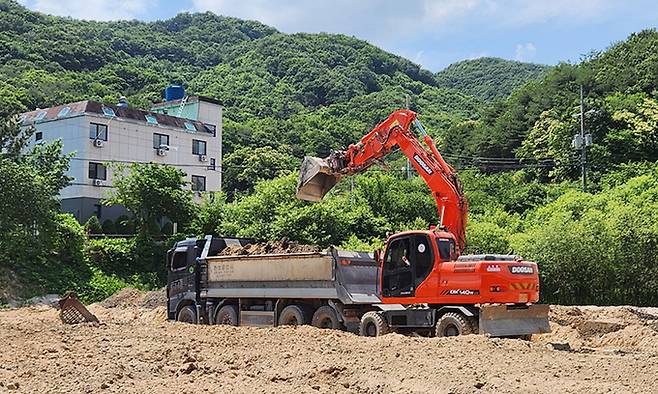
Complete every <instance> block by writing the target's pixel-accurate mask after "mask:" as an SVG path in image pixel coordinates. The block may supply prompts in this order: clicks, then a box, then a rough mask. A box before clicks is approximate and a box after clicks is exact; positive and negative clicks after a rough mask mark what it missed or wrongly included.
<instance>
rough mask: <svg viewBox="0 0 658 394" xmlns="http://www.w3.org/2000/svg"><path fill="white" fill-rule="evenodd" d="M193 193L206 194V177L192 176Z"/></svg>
mask: <svg viewBox="0 0 658 394" xmlns="http://www.w3.org/2000/svg"><path fill="white" fill-rule="evenodd" d="M192 191H195V192H205V191H206V177H205V176H198V175H192Z"/></svg>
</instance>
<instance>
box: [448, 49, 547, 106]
mask: <svg viewBox="0 0 658 394" xmlns="http://www.w3.org/2000/svg"><path fill="white" fill-rule="evenodd" d="M549 68H550V67H549V66H544V65H541V64H533V63H523V62H517V61H512V60H505V59H500V58H495V57H482V58H479V59H473V60H464V61H461V62H457V63H454V64H451V65H450V66H448V67H447V68H446V69H444V70H442V71H439V72H438V73H436V75H435V77H436V80H437V82H438V84H439V86H445V87H448V88H455V89H457V90H459V91H461V92H463V93H465V94H468V95H471V96H475V97H478V98H480V99H482V100H487V101H490V100H494V99H498V98H505V97H507V96H509V95H510V93H512V91H513V90H514V89H515V88H517V87H519V86H521V85H523V84H524V83H526V82H528V81H531V80H536V79H539V78H540V77H542V76H543V75H545V74H546V71H547V70H548V69H549Z"/></svg>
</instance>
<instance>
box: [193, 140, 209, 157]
mask: <svg viewBox="0 0 658 394" xmlns="http://www.w3.org/2000/svg"><path fill="white" fill-rule="evenodd" d="M192 154H193V155H205V154H206V141H201V140H192Z"/></svg>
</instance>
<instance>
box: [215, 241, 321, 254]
mask: <svg viewBox="0 0 658 394" xmlns="http://www.w3.org/2000/svg"><path fill="white" fill-rule="evenodd" d="M319 251H320V248H319V247H318V246H314V245H305V244H300V243H299V242H296V241H290V240H288V239H285V238H284V239H281V240H279V241H267V242H260V243H253V244H247V245H245V246H228V247H226V248H225V249H224V250H222V251H221V252H220V253H219V256H241V255H258V254H286V253H305V252H319Z"/></svg>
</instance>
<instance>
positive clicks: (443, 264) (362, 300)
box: [167, 231, 549, 337]
mask: <svg viewBox="0 0 658 394" xmlns="http://www.w3.org/2000/svg"><path fill="white" fill-rule="evenodd" d="M436 234H441V233H440V232H439V233H437V232H436V231H425V232H422V231H411V232H405V233H399V234H396V235H395V236H394V238H393V239H389V244H396V243H397V242H403V243H404V242H407V243H408V246H409V247H410V250H411V247H413V250H414V251H415V252H414V253H413V254H412V255H410V256H409V257H410V259H412V260H413V261H415V262H417V264H414V265H412V266H408V265H407V264H406V263H405V262H404V260H403V257H404V255H400V254H398V255H394V252H393V250H394V249H389V250H391V252H390V253H389V254H388V255H386V256H379V253H365V252H355V251H345V250H338V249H336V248H334V247H330V248H328V249H327V250H325V251H321V252H303V253H279V254H262V255H222V253H221V252H222V251H223V250H224V249H225V248H227V247H230V246H244V245H247V244H249V243H253V242H254V240H250V239H239V238H222V237H212V236H206V237H205V238H204V239H196V238H190V239H186V240H183V241H180V242H177V243H176V244H175V245H174V247H173V248H172V249H171V250H170V251H169V252H168V254H167V265H168V276H169V278H168V279H169V280H168V286H167V298H168V303H167V313H168V319H169V320H175V321H181V322H187V323H196V324H211V325H212V324H225V325H233V326H238V325H245V326H256V327H274V326H284V325H302V324H310V325H313V326H315V327H319V328H332V329H341V330H347V331H351V332H354V333H358V334H360V335H364V336H378V335H383V334H386V333H389V332H400V333H412V332H413V333H417V334H421V335H427V336H453V335H460V334H461V335H463V334H470V333H481V334H486V335H491V336H498V337H516V336H526V335H530V334H534V333H540V332H548V330H549V328H548V320H547V319H545V316H546V314H547V312H548V311H547V307H546V306H543V305H533V304H532V302H533V301H536V299H537V297H538V283H539V278H538V276H537V269H536V265H535V264H534V263H527V262H522V261H521V260H520V259H518V258H516V257H514V256H495V255H490V256H463V257H462V258H461V260H459V259H458V260H456V261H450V257H451V255H450V253H454V246H452V247H453V249H451V245H450V242H448V243H445V242H444V241H443V240H442V238H437V237H436ZM442 235H443V236H448V234H442ZM444 239H445V238H444ZM421 245H423V246H421ZM421 254H422V255H423V256H424V257H423V258H425V257H427V259H425V261H424V263H423V264H424V265H422V266H421V264H420V261H421V260H422V259H421V258H419V257H420V255H421ZM423 267H424V268H423ZM432 271H437V272H438V273H439V275H440V276H441V277H443V279H442V280H441V283H440V285H439V286H440V287H441V291H440V293H441V294H442V296H443V297H444V298H445V299H446V300H448V301H443V302H442V303H441V304H428V303H420V302H419V303H416V304H414V305H409V304H406V305H405V303H384V300H386V299H391V297H392V298H395V299H405V298H409V299H413V298H414V297H417V296H421V295H422V294H424V292H425V290H424V289H423V286H422V283H423V280H422V279H423V277H427V276H429V274H430V272H432ZM417 284H418V285H419V286H417ZM501 295H504V296H505V297H506V298H505V299H503V298H502V297H501ZM501 301H508V302H507V303H501ZM519 301H521V302H519Z"/></svg>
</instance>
